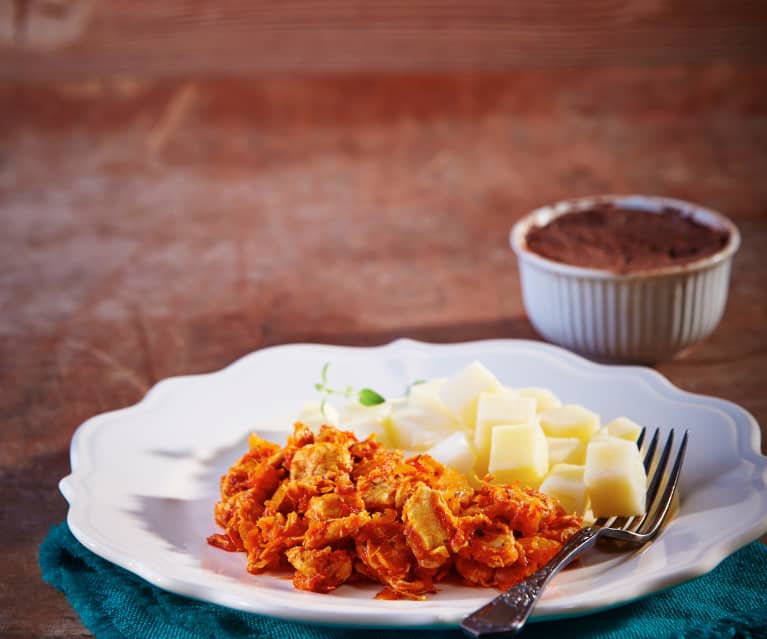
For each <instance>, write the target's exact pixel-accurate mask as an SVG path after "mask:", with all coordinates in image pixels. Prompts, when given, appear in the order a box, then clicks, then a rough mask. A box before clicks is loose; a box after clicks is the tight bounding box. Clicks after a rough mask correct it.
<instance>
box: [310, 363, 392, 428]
mask: <svg viewBox="0 0 767 639" xmlns="http://www.w3.org/2000/svg"><path fill="white" fill-rule="evenodd" d="M328 368H330V362H325V365H324V366H323V367H322V372H321V373H320V381H319V382H317V383H316V384H315V385H314V389H315V390H316V391H317V392H319V393H322V394H323V398H322V402H321V403H320V412H321V413H322V414H323V415H324V416H325V417H327V415H326V414H325V404H326V403H327V401H328V398H329V397H330V396H331V395H341V396H343V397H345V398H346V399H351V398H352V397H354V396H355V395H356V397H357V401H358V402H359V403H360V404H362V405H363V406H377V405H378V404H383V403H384V402H385V401H386V399H385V398H384V397H383V395H381V394H380V393H377V392H376V391H374V390H373V389H372V388H362V389H360V390H359V391H355V390H354V387H353V386H351V385H348V384H347V386H346V388H344V389H343V390H340V389H337V388H332V387H331V386H330V385H329V384H328Z"/></svg>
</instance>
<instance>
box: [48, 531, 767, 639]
mask: <svg viewBox="0 0 767 639" xmlns="http://www.w3.org/2000/svg"><path fill="white" fill-rule="evenodd" d="M38 559H39V562H40V568H41V569H42V573H43V579H45V581H47V582H48V583H49V584H51V585H52V586H54V587H55V588H57V589H59V590H61V591H62V592H63V593H64V594H65V595H66V597H67V599H68V600H69V602H70V603H71V604H72V606H73V607H74V609H75V611H77V614H79V615H80V618H81V619H82V621H83V623H84V624H85V625H86V626H87V627H88V628H89V629H90V630H91V632H93V633H94V634H95V635H96V637H97V638H98V639H203V638H216V639H233V638H239V637H248V638H250V639H253V638H258V639H358V638H362V637H364V638H365V639H407V638H408V637H413V636H418V637H423V638H425V639H459V638H461V637H463V635H462V634H461V633H460V631H458V630H434V631H425V630H424V631H412V630H410V631H394V630H358V629H357V630H355V629H348V628H329V627H322V626H312V625H308V624H301V623H293V622H288V621H281V620H279V619H272V618H270V617H262V616H260V615H255V614H251V613H246V612H241V611H239V610H231V609H229V608H223V607H221V606H216V605H213V604H209V603H203V602H200V601H195V600H193V599H187V598H186V597H181V596H179V595H174V594H171V593H169V592H165V591H164V590H161V589H160V588H156V587H155V586H152V585H151V584H149V583H147V582H146V581H144V580H143V579H141V578H140V577H137V576H136V575H134V574H133V573H130V572H128V571H126V570H123V569H122V568H119V567H117V566H115V565H114V564H111V563H109V562H108V561H106V560H104V559H102V558H101V557H99V556H97V555H95V554H93V553H92V552H90V551H89V550H88V549H87V548H85V546H83V545H82V544H80V543H79V542H78V541H77V540H76V539H75V538H74V536H73V535H72V533H71V532H70V531H69V528H68V527H67V525H66V524H59V525H58V526H54V527H53V528H52V529H51V531H50V533H49V534H48V537H47V538H46V539H45V541H43V544H42V546H41V547H40V554H39V558H38ZM520 636H521V637H523V638H525V639H543V638H546V637H556V638H559V637H567V638H570V639H613V638H616V639H617V638H621V639H645V638H647V639H664V638H665V637H673V638H675V639H681V638H687V637H689V638H691V639H692V638H702V639H714V638H717V639H718V638H719V637H744V638H753V639H756V638H765V639H767V546H764V545H762V544H759V543H757V542H754V543H752V544H750V545H749V546H746V547H745V548H742V549H741V550H739V551H738V552H736V553H735V554H734V555H732V556H730V557H728V558H727V559H725V560H724V561H723V562H722V563H721V564H720V565H719V566H717V568H715V569H714V570H713V571H711V572H710V573H708V574H707V575H704V576H702V577H699V578H698V579H695V580H693V581H690V582H687V583H684V584H681V585H679V586H676V587H674V588H670V589H668V590H665V591H663V592H660V593H657V594H655V595H653V596H651V597H648V598H646V599H642V600H640V601H637V602H634V603H631V604H628V605H625V606H621V607H619V608H614V609H612V610H608V611H606V612H601V613H597V614H593V615H588V616H585V617H580V618H578V619H569V620H560V621H548V622H535V623H531V624H529V625H528V626H527V627H526V628H525V629H524V630H523V631H522V633H521V634H520Z"/></svg>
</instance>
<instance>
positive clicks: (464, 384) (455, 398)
mask: <svg viewBox="0 0 767 639" xmlns="http://www.w3.org/2000/svg"><path fill="white" fill-rule="evenodd" d="M501 389H502V386H501V383H500V382H499V381H498V380H497V379H496V377H495V375H493V374H492V373H491V372H490V371H489V370H487V369H486V368H485V367H484V366H483V365H482V364H480V363H479V362H472V363H471V364H469V365H468V366H467V367H466V368H464V369H463V370H461V371H460V372H458V373H456V374H455V375H453V376H452V377H450V378H448V380H447V381H446V382H445V383H444V384H443V385H442V388H440V391H439V396H440V398H441V399H442V401H443V402H444V404H445V405H446V406H447V407H448V408H449V409H450V410H452V411H453V412H454V413H455V414H456V415H457V416H458V418H459V419H460V420H461V421H462V422H463V424H464V426H466V427H467V428H468V429H469V430H474V425H475V421H476V418H477V402H478V401H479V394H480V393H482V392H483V391H490V392H495V391H499V390H501Z"/></svg>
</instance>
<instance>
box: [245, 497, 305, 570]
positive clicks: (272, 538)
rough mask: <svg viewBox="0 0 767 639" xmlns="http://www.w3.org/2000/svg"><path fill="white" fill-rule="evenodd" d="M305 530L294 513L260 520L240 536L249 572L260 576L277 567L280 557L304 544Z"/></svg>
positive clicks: (266, 516) (302, 521) (264, 517)
mask: <svg viewBox="0 0 767 639" xmlns="http://www.w3.org/2000/svg"><path fill="white" fill-rule="evenodd" d="M306 527H307V524H306V521H305V520H304V518H303V517H300V516H299V515H298V513H295V512H291V513H288V514H287V516H286V515H283V514H282V513H277V514H276V515H265V516H263V517H261V518H260V519H259V520H258V521H257V522H256V523H255V525H254V526H253V527H251V528H250V529H249V530H248V531H247V533H246V534H244V535H243V537H242V541H243V545H244V547H245V551H246V552H247V554H248V566H247V569H248V572H251V573H254V574H259V573H262V572H264V571H265V570H269V569H273V568H278V567H279V566H280V564H281V559H282V554H283V553H284V552H285V551H286V550H287V549H289V548H292V547H294V546H299V545H301V544H302V543H303V540H304V534H305V533H306Z"/></svg>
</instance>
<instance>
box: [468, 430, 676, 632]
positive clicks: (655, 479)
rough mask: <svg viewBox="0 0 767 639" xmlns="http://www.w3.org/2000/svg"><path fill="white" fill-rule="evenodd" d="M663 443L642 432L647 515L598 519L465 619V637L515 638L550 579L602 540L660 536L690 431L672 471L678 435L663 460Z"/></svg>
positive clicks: (670, 437) (635, 540)
mask: <svg viewBox="0 0 767 639" xmlns="http://www.w3.org/2000/svg"><path fill="white" fill-rule="evenodd" d="M658 439H659V431H658V430H657V429H656V430H655V433H654V434H653V436H652V439H651V440H650V442H649V444H646V445H645V431H644V430H643V431H642V433H641V435H640V436H639V439H638V441H637V446H639V449H640V451H641V452H642V453H643V454H644V466H645V470H646V471H647V478H648V482H647V501H646V509H645V514H644V515H642V516H638V517H610V518H603V519H598V520H597V521H596V522H594V524H593V525H591V526H587V527H585V528H581V529H580V530H579V531H578V532H576V533H575V534H574V535H573V536H572V537H570V539H568V540H567V542H565V544H564V545H563V546H562V548H561V549H560V551H559V552H558V553H557V554H556V555H554V557H552V559H551V560H550V561H549V562H548V563H547V564H546V565H545V566H543V567H542V568H540V569H539V570H538V571H537V572H535V573H533V574H532V575H530V576H529V577H527V579H525V580H524V581H522V582H520V583H518V584H517V585H515V586H513V587H512V588H510V589H509V590H507V591H506V592H504V593H503V594H501V595H499V596H498V597H496V598H495V599H493V600H492V601H491V602H490V603H488V604H486V605H484V606H483V607H482V608H480V609H479V610H476V611H475V612H473V613H472V614H470V615H469V616H468V617H466V618H465V619H464V620H463V622H462V623H461V628H462V629H463V631H464V633H466V634H467V635H469V636H471V637H489V636H493V637H503V636H512V635H515V634H516V633H517V632H519V631H520V630H521V629H522V626H524V624H525V622H526V621H527V618H528V617H529V616H530V613H531V612H532V611H533V608H534V607H535V604H536V602H537V601H538V598H539V597H540V595H541V593H542V592H543V590H544V588H545V587H546V585H547V584H548V583H549V581H550V580H551V578H552V577H553V576H554V575H556V574H557V573H558V572H559V571H560V570H561V569H562V568H564V567H565V566H566V565H567V564H569V563H570V562H571V561H572V560H573V559H574V558H575V557H576V556H578V555H579V554H581V553H582V552H583V551H584V550H586V549H587V548H590V547H591V546H593V545H594V544H595V543H596V542H597V540H598V539H601V538H609V539H614V540H617V541H621V542H627V543H628V544H630V545H632V546H638V545H641V544H645V543H647V542H648V541H650V540H651V539H652V538H653V537H655V535H657V534H658V531H659V530H660V528H661V525H662V524H663V520H664V519H665V518H666V515H668V511H669V509H670V508H671V502H672V501H673V497H674V492H675V491H676V486H677V483H678V481H679V473H680V471H681V470H682V462H683V461H684V454H685V450H686V449H687V431H685V433H684V436H683V437H682V441H681V442H680V444H679V446H678V448H677V452H676V455H675V456H674V460H673V462H671V465H670V467H669V461H670V459H671V451H672V448H673V445H674V431H673V430H671V431H670V432H669V434H668V436H667V438H666V442H665V444H664V446H663V450H662V451H661V453H660V455H659V456H658V455H656V453H657V450H658ZM667 469H668V470H667Z"/></svg>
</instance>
